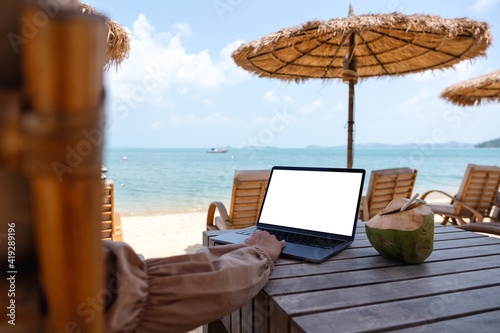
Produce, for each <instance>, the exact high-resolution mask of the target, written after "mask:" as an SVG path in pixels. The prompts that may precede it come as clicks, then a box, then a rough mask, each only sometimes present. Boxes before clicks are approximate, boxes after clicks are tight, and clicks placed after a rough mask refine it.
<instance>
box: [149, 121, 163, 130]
mask: <svg viewBox="0 0 500 333" xmlns="http://www.w3.org/2000/svg"><path fill="white" fill-rule="evenodd" d="M150 127H151V128H153V129H156V130H160V129H164V128H166V125H165V123H164V122H163V120H157V121H155V122H152V123H151V125H150Z"/></svg>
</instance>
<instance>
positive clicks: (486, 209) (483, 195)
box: [422, 164, 500, 225]
mask: <svg viewBox="0 0 500 333" xmlns="http://www.w3.org/2000/svg"><path fill="white" fill-rule="evenodd" d="M499 187H500V167H497V166H482V165H475V164H469V165H468V166H467V169H466V170H465V175H464V178H463V179H462V184H461V185H460V188H459V190H458V192H457V194H456V195H455V196H451V195H449V194H448V193H446V192H443V191H439V190H431V191H428V192H426V193H424V194H423V195H422V199H425V198H426V197H427V195H428V194H430V193H433V192H437V193H441V194H443V195H445V196H447V197H448V198H450V199H451V202H450V203H449V204H430V205H429V206H431V208H432V210H433V211H434V213H435V214H439V215H441V216H443V217H444V219H443V222H442V223H441V224H443V225H444V224H446V223H447V222H448V221H449V220H450V219H451V221H452V223H453V224H459V225H464V224H466V223H467V222H466V221H465V220H464V219H468V220H469V222H483V220H484V218H485V217H490V219H491V216H490V213H491V211H492V208H493V206H494V205H495V204H496V203H495V202H496V198H497V195H498V189H499Z"/></svg>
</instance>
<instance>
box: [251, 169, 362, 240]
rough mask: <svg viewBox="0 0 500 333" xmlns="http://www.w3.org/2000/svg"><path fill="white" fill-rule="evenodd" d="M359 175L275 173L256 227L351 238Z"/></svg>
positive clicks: (299, 172) (297, 171)
mask: <svg viewBox="0 0 500 333" xmlns="http://www.w3.org/2000/svg"><path fill="white" fill-rule="evenodd" d="M361 181H362V174H361V173H353V172H335V171H304V170H301V171H299V170H279V169H278V170H274V171H273V175H272V178H271V181H270V183H269V186H268V189H267V194H266V198H265V202H264V205H263V206H262V211H261V213H260V217H259V223H265V224H272V225H278V226H286V227H292V228H299V229H307V230H314V231H319V232H327V233H332V234H339V235H344V236H351V235H352V231H353V225H354V221H355V218H356V214H357V209H356V208H357V204H358V196H359V191H360V186H361Z"/></svg>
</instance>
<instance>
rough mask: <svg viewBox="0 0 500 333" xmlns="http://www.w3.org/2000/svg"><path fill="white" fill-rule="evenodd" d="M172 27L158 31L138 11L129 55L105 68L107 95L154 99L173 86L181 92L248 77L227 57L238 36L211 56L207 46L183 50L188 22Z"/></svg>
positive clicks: (233, 47) (122, 98) (132, 99)
mask: <svg viewBox="0 0 500 333" xmlns="http://www.w3.org/2000/svg"><path fill="white" fill-rule="evenodd" d="M175 29H176V31H174V32H158V31H157V30H156V29H155V27H154V26H152V25H151V23H150V22H149V21H148V19H147V18H146V16H145V15H144V14H140V15H139V17H138V18H137V20H136V21H135V22H134V24H133V31H132V32H131V35H132V38H131V44H130V57H129V59H127V60H126V61H125V62H124V63H122V65H121V66H120V68H119V70H118V71H110V72H109V79H110V84H111V85H110V88H111V89H110V93H111V96H113V97H114V98H115V99H117V98H118V99H120V100H121V101H122V102H123V101H132V102H134V103H135V104H140V103H142V102H144V101H148V102H149V103H154V101H156V100H159V99H157V96H160V95H161V94H164V93H165V91H167V90H170V89H172V88H173V87H176V89H178V90H179V91H182V93H187V92H192V91H196V90H200V89H201V90H203V91H206V90H207V89H218V88H220V87H221V86H222V85H227V84H235V83H238V82H240V81H241V80H244V79H247V78H249V77H250V75H249V74H248V73H247V72H246V71H244V70H242V69H239V68H238V67H237V66H236V65H235V64H234V62H233V60H232V59H231V53H232V51H233V50H234V49H236V48H237V47H238V46H239V45H240V44H241V43H242V41H241V40H237V41H235V42H233V43H230V44H228V45H227V46H226V47H225V48H224V49H223V50H221V52H220V54H219V56H218V57H217V59H214V58H213V56H212V55H211V53H210V51H209V50H208V49H205V50H201V51H194V52H193V51H188V50H186V48H185V47H184V45H183V42H182V37H183V36H189V35H190V34H191V29H190V26H189V24H188V23H186V22H184V23H177V24H175ZM129 104H130V103H129Z"/></svg>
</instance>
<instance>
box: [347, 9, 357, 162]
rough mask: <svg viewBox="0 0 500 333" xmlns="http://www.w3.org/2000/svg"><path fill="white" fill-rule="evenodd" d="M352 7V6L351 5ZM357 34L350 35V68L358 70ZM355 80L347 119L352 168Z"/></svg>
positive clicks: (351, 90)
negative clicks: (356, 54)
mask: <svg viewBox="0 0 500 333" xmlns="http://www.w3.org/2000/svg"><path fill="white" fill-rule="evenodd" d="M351 8H352V7H351ZM354 47H355V36H354V33H351V35H350V36H349V70H351V71H354V72H356V71H357V66H356V59H355V58H354ZM355 84H356V81H355V80H349V118H348V120H347V167H348V168H349V169H352V162H353V158H352V155H353V153H352V149H353V147H352V146H353V141H354V139H353V132H354V85H355Z"/></svg>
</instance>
